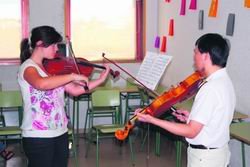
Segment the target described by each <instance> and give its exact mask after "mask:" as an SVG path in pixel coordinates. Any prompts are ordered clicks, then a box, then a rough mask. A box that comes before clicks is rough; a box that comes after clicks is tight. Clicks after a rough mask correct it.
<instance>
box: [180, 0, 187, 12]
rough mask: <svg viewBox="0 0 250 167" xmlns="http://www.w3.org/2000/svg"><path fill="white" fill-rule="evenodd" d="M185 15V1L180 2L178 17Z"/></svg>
mask: <svg viewBox="0 0 250 167" xmlns="http://www.w3.org/2000/svg"><path fill="white" fill-rule="evenodd" d="M185 14H186V0H181V10H180V15H185Z"/></svg>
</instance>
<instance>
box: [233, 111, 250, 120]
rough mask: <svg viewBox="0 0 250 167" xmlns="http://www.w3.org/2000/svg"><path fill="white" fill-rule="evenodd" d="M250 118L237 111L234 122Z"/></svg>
mask: <svg viewBox="0 0 250 167" xmlns="http://www.w3.org/2000/svg"><path fill="white" fill-rule="evenodd" d="M248 117H249V116H248V115H246V114H243V113H240V112H238V111H235V112H234V117H233V120H241V119H246V118H248Z"/></svg>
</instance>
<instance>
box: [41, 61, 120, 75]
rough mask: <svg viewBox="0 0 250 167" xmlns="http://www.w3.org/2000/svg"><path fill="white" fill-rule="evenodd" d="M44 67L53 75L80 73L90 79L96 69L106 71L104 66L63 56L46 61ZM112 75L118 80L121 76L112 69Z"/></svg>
mask: <svg viewBox="0 0 250 167" xmlns="http://www.w3.org/2000/svg"><path fill="white" fill-rule="evenodd" d="M74 61H75V62H76V64H77V66H76V65H75V63H74ZM43 65H44V68H45V69H46V71H47V72H48V73H49V74H52V75H62V74H70V73H76V74H78V73H80V74H83V75H85V76H86V77H89V76H91V74H92V72H93V71H94V67H96V68H99V69H103V70H105V69H106V68H105V67H104V66H101V65H97V64H93V63H90V62H89V61H88V60H86V59H84V58H75V60H74V59H73V58H67V57H63V56H59V57H56V58H54V59H50V60H49V59H46V60H44V62H43ZM78 70H79V72H78ZM110 75H111V76H112V77H113V78H116V77H118V76H119V75H120V73H119V72H118V71H113V70H112V69H110Z"/></svg>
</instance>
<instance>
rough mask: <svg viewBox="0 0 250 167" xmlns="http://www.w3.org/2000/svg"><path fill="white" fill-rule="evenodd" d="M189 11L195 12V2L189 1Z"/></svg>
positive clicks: (194, 0) (195, 0)
mask: <svg viewBox="0 0 250 167" xmlns="http://www.w3.org/2000/svg"><path fill="white" fill-rule="evenodd" d="M189 9H191V10H196V9H197V0H191V1H190V5H189Z"/></svg>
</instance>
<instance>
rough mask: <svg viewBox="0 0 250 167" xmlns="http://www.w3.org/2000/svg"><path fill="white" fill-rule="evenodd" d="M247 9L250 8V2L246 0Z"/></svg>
mask: <svg viewBox="0 0 250 167" xmlns="http://www.w3.org/2000/svg"><path fill="white" fill-rule="evenodd" d="M244 6H245V7H246V8H250V0H245V5H244Z"/></svg>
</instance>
